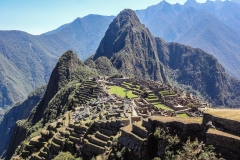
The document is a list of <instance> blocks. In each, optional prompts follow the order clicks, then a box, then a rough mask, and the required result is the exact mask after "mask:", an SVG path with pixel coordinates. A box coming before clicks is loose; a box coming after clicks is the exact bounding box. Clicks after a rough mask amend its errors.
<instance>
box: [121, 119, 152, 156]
mask: <svg viewBox="0 0 240 160" xmlns="http://www.w3.org/2000/svg"><path fill="white" fill-rule="evenodd" d="M148 128H150V126H149V124H148V119H143V120H142V121H139V122H136V123H134V124H130V125H127V126H125V127H122V128H121V129H120V130H121V136H120V137H119V139H118V142H119V143H120V144H122V145H123V146H125V147H126V148H129V149H131V150H132V151H134V152H135V154H136V155H138V157H139V158H142V157H143V156H144V154H145V153H146V151H147V148H146V146H147V145H148V131H147V129H148Z"/></svg>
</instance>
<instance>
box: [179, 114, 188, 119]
mask: <svg viewBox="0 0 240 160" xmlns="http://www.w3.org/2000/svg"><path fill="white" fill-rule="evenodd" d="M177 116H178V117H182V118H188V117H189V116H188V115H187V114H186V113H181V114H177Z"/></svg>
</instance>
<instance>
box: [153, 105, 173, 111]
mask: <svg viewBox="0 0 240 160" xmlns="http://www.w3.org/2000/svg"><path fill="white" fill-rule="evenodd" d="M153 105H155V106H156V107H157V108H162V109H165V110H170V111H173V109H172V108H169V107H167V106H165V105H163V104H160V103H153Z"/></svg>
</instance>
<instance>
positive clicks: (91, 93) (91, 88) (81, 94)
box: [74, 80, 101, 104]
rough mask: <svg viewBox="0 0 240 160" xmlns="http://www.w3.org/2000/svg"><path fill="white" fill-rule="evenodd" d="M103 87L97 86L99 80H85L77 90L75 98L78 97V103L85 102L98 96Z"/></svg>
mask: <svg viewBox="0 0 240 160" xmlns="http://www.w3.org/2000/svg"><path fill="white" fill-rule="evenodd" d="M100 91H101V88H100V87H98V86H97V82H94V81H90V80H88V81H85V82H83V84H82V85H81V86H80V87H79V88H78V89H77V90H76V92H75V95H74V98H76V99H78V104H85V103H87V102H88V101H89V100H90V99H92V98H97V95H98V93H99V92H100Z"/></svg>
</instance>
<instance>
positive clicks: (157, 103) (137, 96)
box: [13, 76, 240, 160]
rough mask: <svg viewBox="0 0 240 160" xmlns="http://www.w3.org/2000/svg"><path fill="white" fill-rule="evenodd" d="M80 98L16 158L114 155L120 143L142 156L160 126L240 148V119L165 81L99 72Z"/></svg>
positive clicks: (82, 87) (77, 95)
mask: <svg viewBox="0 0 240 160" xmlns="http://www.w3.org/2000/svg"><path fill="white" fill-rule="evenodd" d="M114 87H118V88H117V89H116V88H115V89H114V90H111V88H114ZM74 98H76V99H77V100H76V101H77V102H76V103H74V104H75V105H74V106H71V107H70V108H71V110H68V111H67V112H65V113H64V115H62V116H60V117H59V118H58V119H56V120H54V121H53V122H52V123H50V124H48V125H47V126H45V127H44V128H43V129H42V130H41V133H40V135H37V136H35V137H33V138H31V139H29V141H27V142H26V143H25V144H22V145H21V148H20V150H21V152H19V153H20V154H19V155H15V156H14V157H13V159H21V158H23V159H29V158H30V159H34V160H41V159H51V158H53V157H54V156H55V155H58V153H60V152H62V151H64V152H70V153H72V154H77V155H82V154H84V155H87V156H88V157H93V156H97V155H100V154H104V155H105V156H107V157H111V155H112V154H111V152H112V150H113V146H114V143H118V144H120V145H121V146H122V147H125V148H127V149H128V150H131V152H132V153H134V156H135V157H136V158H138V159H142V158H144V157H145V156H146V154H147V153H148V152H149V147H150V146H151V145H152V144H151V143H152V142H151V141H153V133H154V131H155V130H156V128H157V127H160V128H165V129H167V130H169V131H170V132H172V133H175V134H177V136H178V137H179V138H180V139H182V140H187V138H188V137H191V138H198V139H199V140H202V141H204V142H205V143H206V144H211V145H216V146H217V147H224V148H227V149H228V150H233V151H235V152H239V148H240V137H239V136H238V135H240V132H239V127H238V125H239V123H240V122H239V121H237V120H231V119H226V118H225V117H223V118H221V117H220V116H218V115H217V114H216V115H215V114H214V113H218V112H215V109H211V104H208V103H205V102H202V101H201V100H199V99H198V98H197V97H195V96H193V95H191V94H190V93H188V92H184V91H178V90H177V89H176V88H172V87H171V86H170V85H168V84H165V83H160V82H154V81H150V80H140V79H136V78H126V77H123V78H109V77H100V76H98V77H94V78H89V79H88V80H86V81H84V82H82V83H81V85H80V86H79V87H78V89H76V90H75V91H74ZM230 111H233V112H235V110H230ZM236 111H238V110H236ZM223 112H225V111H224V110H223ZM226 112H227V110H226ZM238 112H239V111H238ZM211 113H213V114H211ZM236 117H237V115H236ZM160 148H161V147H160ZM110 159H111V158H110Z"/></svg>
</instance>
